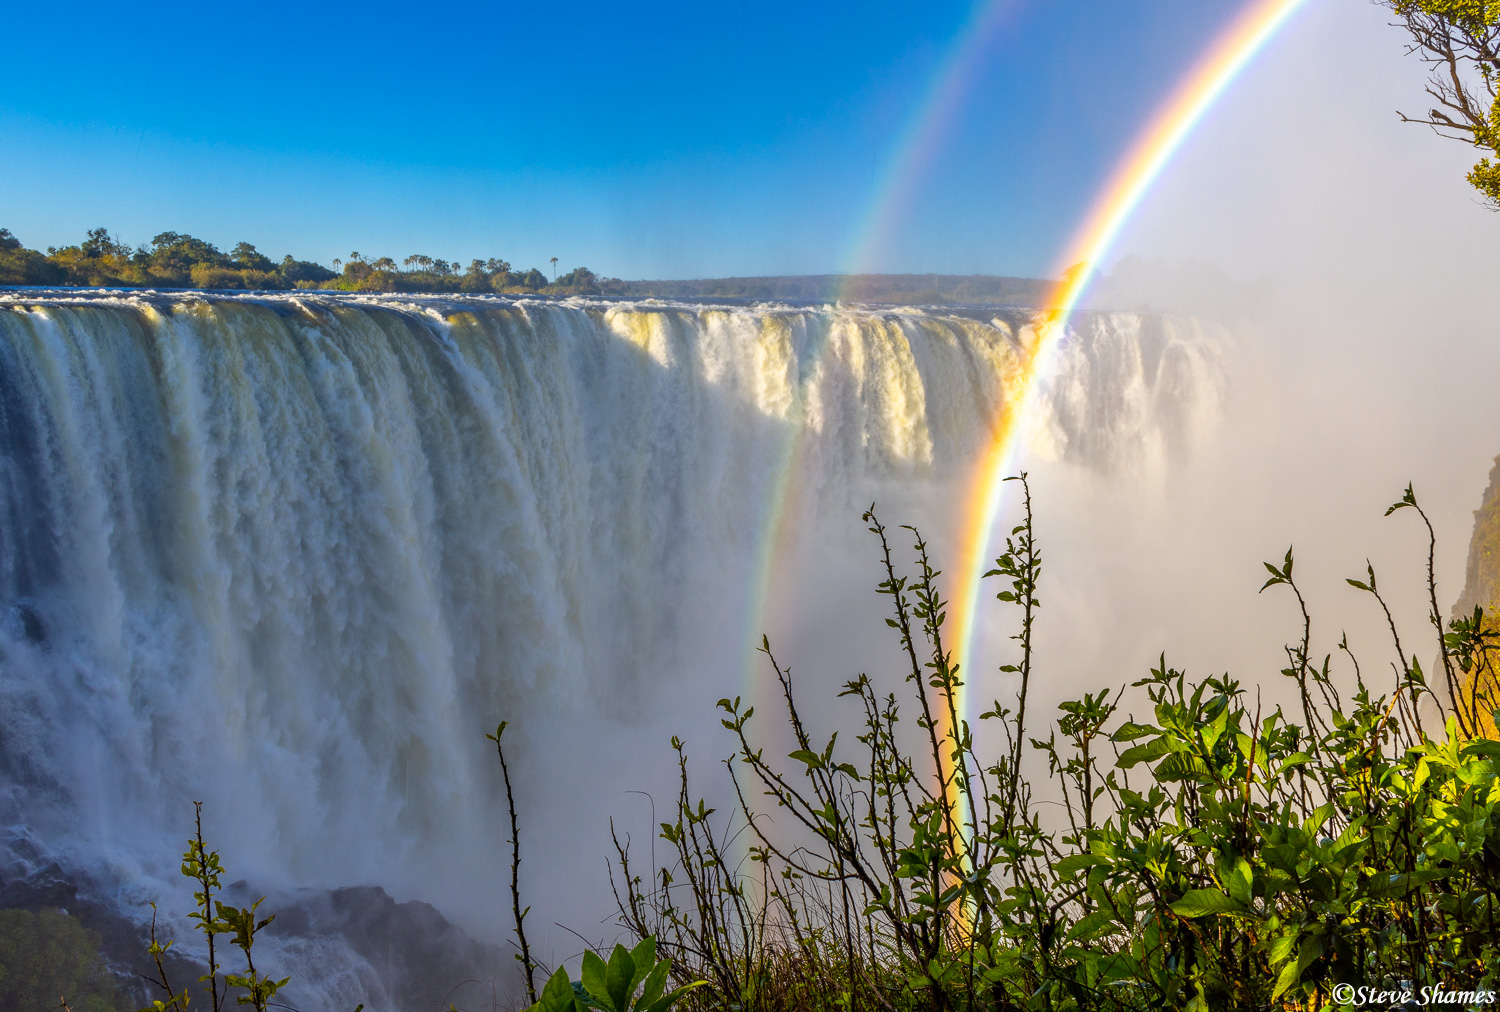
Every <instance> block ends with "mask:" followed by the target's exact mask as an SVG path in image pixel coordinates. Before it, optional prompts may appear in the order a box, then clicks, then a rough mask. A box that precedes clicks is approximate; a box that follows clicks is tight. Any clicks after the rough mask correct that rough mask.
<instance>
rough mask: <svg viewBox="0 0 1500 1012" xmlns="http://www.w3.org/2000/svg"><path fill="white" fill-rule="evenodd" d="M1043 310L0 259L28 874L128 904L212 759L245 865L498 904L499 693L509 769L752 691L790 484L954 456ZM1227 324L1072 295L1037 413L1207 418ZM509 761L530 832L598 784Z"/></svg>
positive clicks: (860, 478)
mask: <svg viewBox="0 0 1500 1012" xmlns="http://www.w3.org/2000/svg"><path fill="white" fill-rule="evenodd" d="M1032 326H1033V321H1032V318H1031V315H1030V314H1029V313H1028V312H1026V311H1021V310H1013V311H1004V312H1000V311H996V312H995V313H989V314H987V313H978V312H965V313H959V312H949V311H945V310H937V309H933V310H925V311H924V310H917V309H900V310H894V309H893V310H882V309H875V308H864V307H829V306H823V307H791V306H755V307H704V306H687V305H675V304H662V303H656V302H639V303H605V302H589V301H582V300H575V301H568V302H551V301H543V300H506V299H501V298H475V299H454V298H423V297H409V296H408V297H394V296H391V297H385V296H382V297H332V296H323V295H317V296H313V295H307V296H290V295H287V296H269V295H255V296H243V297H229V296H222V297H221V296H204V295H197V294H194V295H158V294H154V293H143V294H121V293H76V292H74V293H61V292H54V293H47V292H26V291H20V292H12V293H10V294H7V295H3V296H0V811H3V814H4V823H5V825H6V826H8V827H10V828H9V830H8V831H7V833H8V836H7V837H6V838H5V839H4V840H0V848H3V849H4V852H5V854H6V855H7V856H6V862H7V863H6V865H5V868H7V869H8V870H7V871H6V872H5V875H6V876H7V877H15V876H17V875H22V876H24V875H25V874H29V873H34V872H35V871H36V870H37V869H39V868H42V867H44V866H47V867H58V868H61V869H64V870H65V871H70V872H80V873H81V872H87V873H88V874H89V876H90V881H91V882H93V883H95V885H94V886H93V888H95V889H96V890H103V891H105V892H108V893H109V895H110V897H111V901H112V902H114V903H116V904H117V906H119V908H120V909H122V910H126V911H127V912H128V914H129V916H132V917H135V916H138V915H139V914H140V912H141V911H142V910H143V909H144V901H145V900H146V899H149V898H154V897H155V896H157V895H166V894H165V893H163V892H162V890H174V889H175V890H177V893H176V894H174V895H175V896H176V897H177V899H179V900H180V898H181V893H182V887H181V886H179V885H176V884H174V876H175V870H176V869H175V858H176V854H177V853H178V852H180V850H181V846H182V839H183V838H184V837H185V835H186V832H185V827H186V825H187V824H188V823H189V822H190V819H191V801H193V800H207V801H209V803H210V807H209V808H208V809H207V810H206V815H207V818H208V820H209V821H208V825H209V826H210V828H211V830H212V832H211V834H210V835H211V840H210V842H211V843H214V844H217V845H218V847H219V849H221V850H222V851H224V853H225V863H226V865H228V866H229V868H230V872H231V876H233V877H243V878H245V879H247V880H249V881H250V882H251V883H253V884H254V887H255V888H258V889H260V890H261V891H266V890H276V889H281V890H283V891H290V890H297V889H300V888H304V887H315V888H319V889H325V890H326V889H336V888H338V887H343V886H362V885H378V886H383V887H385V888H386V889H387V890H389V891H390V892H391V894H392V895H395V896H398V897H400V898H417V899H427V900H431V901H433V902H434V903H436V904H437V905H438V906H439V908H440V909H442V910H443V911H444V912H445V913H447V914H449V915H450V916H454V917H456V918H458V919H459V920H460V921H461V922H462V923H464V924H465V925H467V926H473V925H474V924H477V923H479V922H480V921H481V920H482V919H483V918H482V916H481V913H480V907H481V906H483V904H489V905H490V906H491V907H492V908H493V909H496V910H498V909H501V907H502V904H501V903H500V902H499V899H498V896H499V894H498V892H497V890H498V889H499V885H498V882H499V878H498V876H499V874H500V868H499V867H498V866H499V865H500V864H502V863H503V861H504V840H505V839H506V838H507V835H508V833H507V832H506V830H505V828H504V827H503V825H502V823H501V820H500V818H499V815H500V812H501V810H502V809H501V806H502V804H503V797H502V795H501V794H500V793H499V791H500V787H499V783H498V773H497V770H496V769H495V768H494V765H493V763H494V755H493V752H492V751H491V750H490V749H489V748H488V747H486V743H485V742H484V740H483V735H484V733H485V732H486V731H491V730H493V729H494V726H495V724H496V722H497V721H498V720H499V719H502V718H510V719H513V720H515V721H517V723H518V725H519V727H518V732H517V734H518V737H517V745H516V748H518V749H520V750H522V752H523V753H524V755H523V756H522V758H521V760H520V762H521V764H522V768H523V770H524V769H528V768H529V769H542V768H545V767H547V765H548V764H549V761H550V758H552V757H558V758H559V761H561V758H562V757H566V756H574V755H577V754H584V753H587V754H597V753H589V752H588V750H589V748H598V747H599V746H598V743H597V739H608V740H609V741H612V742H616V743H620V742H629V741H630V740H631V739H630V735H631V733H632V732H631V729H632V728H633V727H638V726H641V725H642V724H643V722H649V720H650V715H651V713H652V712H653V711H654V710H655V709H656V708H657V707H659V706H664V705H669V703H670V697H673V696H681V695H683V694H684V693H686V694H687V695H689V696H691V694H692V691H693V688H694V687H695V686H696V685H697V684H698V682H701V681H705V680H706V681H708V682H713V681H714V680H715V679H719V680H721V681H724V682H725V683H727V684H729V685H730V686H731V689H730V691H732V684H733V683H734V681H735V680H737V679H739V678H740V673H741V671H742V670H743V668H744V665H745V663H746V661H745V657H746V654H747V649H748V645H749V643H750V639H749V637H750V635H751V634H752V633H755V632H758V631H757V630H752V629H750V628H748V626H747V619H746V616H747V615H752V614H754V613H755V609H756V607H757V606H758V601H757V600H756V599H755V598H756V595H757V587H758V582H757V581H758V580H759V579H760V575H759V574H760V570H761V567H762V566H764V564H765V562H764V560H765V557H766V554H767V552H768V550H769V546H768V544H767V542H768V539H770V538H772V537H774V535H775V532H776V529H777V525H776V523H775V522H774V520H775V518H776V517H777V516H780V515H782V514H783V513H790V512H792V511H795V512H796V515H798V516H802V517H823V516H826V517H835V518H836V520H837V522H838V523H845V522H847V518H848V517H849V516H851V515H854V514H852V513H851V512H850V511H851V510H854V509H857V508H858V506H860V505H862V504H867V503H868V502H869V501H870V500H871V499H872V498H876V497H877V496H886V497H894V498H895V500H896V501H898V502H900V501H903V500H902V497H903V496H906V497H908V498H910V497H917V498H920V496H921V494H922V492H921V490H923V489H938V488H943V487H951V486H952V485H953V484H955V483H960V482H962V481H963V479H964V477H965V475H966V473H967V471H966V469H967V466H968V465H969V464H970V462H971V461H972V460H973V459H974V458H975V455H976V454H977V452H978V451H979V450H980V449H981V448H982V447H983V446H984V445H985V444H986V442H987V441H988V440H989V439H990V438H992V428H991V427H992V425H993V424H994V419H996V418H997V417H998V415H999V409H1000V406H1001V404H1002V403H1003V399H1004V398H1005V397H1006V396H1007V392H1008V391H1013V390H1014V389H1015V386H1016V383H1017V382H1018V380H1019V377H1020V375H1021V371H1022V370H1023V369H1024V368H1025V366H1026V361H1027V357H1026V348H1027V347H1028V346H1029V345H1028V340H1029V336H1030V335H1029V331H1030V330H1031V328H1032ZM1227 347H1228V345H1227V337H1226V336H1225V335H1224V334H1223V333H1222V332H1221V331H1220V330H1219V329H1217V328H1214V327H1212V326H1209V325H1206V324H1203V323H1200V322H1198V321H1195V320H1189V319H1181V318H1177V319H1173V318H1160V317H1150V316H1142V315H1140V314H1099V315H1095V316H1092V317H1089V318H1087V319H1086V321H1085V322H1084V323H1083V324H1082V325H1080V326H1079V328H1078V330H1077V333H1075V334H1073V335H1071V336H1070V338H1069V339H1068V341H1067V342H1066V343H1065V346H1064V347H1063V348H1061V349H1060V350H1059V352H1058V357H1057V361H1056V363H1055V367H1054V368H1053V370H1052V371H1051V373H1050V375H1049V377H1048V378H1047V380H1046V382H1045V387H1044V391H1043V398H1042V404H1041V408H1040V410H1039V412H1038V420H1037V424H1036V425H1035V426H1034V430H1035V431H1034V432H1033V435H1032V442H1033V445H1034V447H1035V448H1036V449H1037V450H1038V452H1043V453H1047V454H1050V455H1052V456H1054V457H1057V458H1059V459H1062V460H1067V461H1074V462H1076V463H1077V464H1078V465H1079V466H1081V467H1088V468H1093V469H1108V468H1111V467H1117V466H1122V465H1123V463H1126V462H1130V461H1139V460H1153V459H1160V458H1164V457H1167V456H1170V455H1171V454H1172V453H1175V452H1178V451H1179V450H1181V449H1182V448H1183V447H1185V446H1188V445H1190V444H1191V443H1192V441H1193V440H1194V439H1195V438H1196V435H1197V434H1200V433H1202V432H1203V431H1206V430H1207V429H1208V428H1210V427H1211V426H1212V424H1213V420H1214V418H1215V412H1216V411H1217V407H1218V405H1219V403H1220V402H1221V400H1222V399H1223V397H1224V396H1225V390H1226V382H1225V375H1226V370H1225V365H1224V363H1225V356H1226V354H1227ZM936 499H937V500H938V501H941V499H942V497H941V496H937V497H936ZM939 512H940V511H939ZM830 522H833V521H830ZM703 691H719V690H718V687H717V686H709V687H708V688H705V689H704V690H703ZM720 694H723V693H722V691H721V692H720ZM580 715H587V719H586V721H585V718H584V717H582V716H580ZM707 715H708V714H707V713H706V712H705V713H702V714H700V716H702V717H706V716H707ZM585 726H587V727H588V728H590V729H595V730H590V731H588V732H587V733H585V732H584V730H583V728H584V727H585ZM586 739H587V740H586ZM657 744H659V742H656V741H654V740H653V741H652V742H651V745H652V746H655V745H657ZM616 772H618V771H616ZM522 793H523V800H524V801H525V803H526V807H527V808H528V813H529V816H530V818H531V822H530V824H531V825H534V826H536V827H537V831H536V834H535V837H534V838H535V839H536V840H537V841H538V842H537V849H538V851H539V852H541V853H542V855H543V856H539V857H538V858H537V859H536V860H538V861H539V862H542V863H545V860H546V858H545V852H546V850H547V849H548V848H549V846H551V844H549V843H548V842H546V841H548V840H549V839H554V838H555V837H560V836H562V835H563V832H562V828H561V827H560V826H558V825H557V824H556V820H559V819H562V818H564V816H563V815H562V814H560V812H561V811H563V810H568V809H570V808H571V806H573V805H577V804H579V800H578V798H579V794H578V792H577V791H574V792H572V793H570V794H569V795H568V800H567V801H566V802H559V799H558V798H556V797H550V796H548V795H547V792H546V791H544V790H543V789H542V788H540V787H533V788H528V789H523V792H522ZM560 803H562V804H563V805H564V808H563V809H559V808H558V807H557V806H558V805H559V804H560ZM607 803H608V802H607V801H600V802H598V804H601V805H602V804H607ZM548 813H550V814H548ZM590 814H591V815H592V814H597V813H592V812H591V813H590ZM549 819H551V820H553V821H552V822H550V823H549V821H548V820H549ZM549 834H552V835H551V836H549ZM587 834H588V840H587V841H586V843H587V847H586V850H587V851H588V852H590V853H596V854H597V853H602V846H601V844H602V842H603V838H602V837H599V836H598V835H597V829H596V827H595V825H594V823H589V824H588V828H587ZM475 841H482V843H483V846H482V847H481V846H477V845H476V843H475ZM557 846H558V847H559V848H562V850H560V851H559V852H566V849H565V848H566V845H565V844H563V843H559V844H557ZM497 855H498V856H497ZM486 890H488V892H486ZM478 893H483V894H484V895H485V897H486V898H485V899H484V900H483V903H480V902H479V901H477V900H475V901H473V905H472V906H470V907H469V908H465V902H466V897H472V896H474V895H476V894H478ZM167 905H168V903H167V900H165V899H164V900H163V907H164V908H165V907H166V906H167ZM179 905H181V904H180V903H179ZM309 916H311V915H309ZM304 920H308V919H307V918H304ZM316 920H317V918H316V917H312V918H311V920H308V923H313V922H314V921H316ZM491 920H492V921H495V920H499V918H498V917H492V918H491ZM506 928H508V922H505V923H501V924H499V926H498V927H495V928H493V929H492V930H491V931H490V937H489V938H488V939H487V940H489V941H496V940H498V939H499V937H500V936H501V934H503V932H504V930H506ZM185 930H186V929H184V930H183V932H181V933H179V937H184V936H185ZM314 934H315V933H314ZM182 944H186V941H184V942H183V943H182ZM330 944H331V943H330ZM299 945H300V946H301V948H300V949H299V948H298V946H299ZM334 948H337V946H336V945H335V946H334ZM330 951H331V950H329V949H328V947H327V945H324V943H323V942H320V941H318V940H317V939H316V938H315V937H313V935H308V936H306V937H303V938H302V940H301V941H300V942H297V943H295V944H294V943H293V942H291V941H288V942H286V943H285V944H284V955H285V956H286V958H287V960H290V964H289V965H292V964H294V965H295V966H298V967H306V969H298V970H296V972H297V973H298V974H299V977H298V980H299V982H300V983H301V984H302V985H303V987H304V991H302V992H299V995H300V997H299V999H298V1001H299V1003H300V1006H301V1007H303V1008H305V1009H315V1008H320V1007H332V1006H333V1005H335V1004H336V1003H337V1002H339V1001H342V1000H343V998H342V996H343V995H344V994H345V993H346V992H347V991H348V989H349V988H351V987H354V986H355V985H356V984H360V982H363V984H360V986H369V983H370V982H371V981H377V982H378V980H379V978H380V973H381V968H380V967H379V966H378V965H376V962H377V961H374V960H372V959H369V958H367V957H365V956H360V955H358V954H354V953H352V952H349V951H344V950H339V951H341V952H343V953H344V954H343V955H330V954H329V952H330ZM299 952H300V953H301V955H300V956H299V955H297V953H299ZM340 960H342V962H340ZM507 965H508V963H507ZM320 972H322V973H323V974H324V975H325V977H326V982H325V985H326V986H323V990H321V991H319V990H318V987H319V982H318V980H316V979H314V978H315V977H316V975H317V974H318V973H320ZM335 978H338V980H340V981H343V983H341V984H337V985H335V984H334V983H331V982H332V981H334V979H335ZM350 982H354V983H350ZM373 1007H375V1006H374V1005H372V1008H373Z"/></svg>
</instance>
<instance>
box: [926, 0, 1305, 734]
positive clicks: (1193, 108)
mask: <svg viewBox="0 0 1500 1012" xmlns="http://www.w3.org/2000/svg"><path fill="white" fill-rule="evenodd" d="M1305 2H1306V0H1251V2H1249V3H1248V4H1246V6H1245V7H1244V9H1243V10H1242V11H1241V12H1240V14H1239V16H1238V17H1236V18H1235V20H1234V21H1233V22H1231V23H1230V25H1229V26H1228V27H1227V28H1226V29H1225V30H1224V31H1223V32H1222V33H1221V34H1220V35H1219V37H1218V38H1217V39H1216V40H1215V41H1214V43H1213V45H1212V46H1211V47H1210V49H1209V50H1208V51H1207V52H1206V53H1205V54H1204V55H1203V57H1202V58H1201V59H1200V60H1199V61H1198V63H1197V65H1196V66H1194V67H1193V69H1192V70H1191V71H1190V72H1189V73H1188V75H1187V76H1186V77H1185V78H1184V79H1183V80H1182V82H1181V83H1180V84H1179V85H1178V87H1177V88H1176V90H1175V91H1174V92H1173V93H1172V95H1171V96H1170V98H1168V100H1167V102H1166V103H1165V104H1164V105H1162V106H1161V107H1160V108H1159V109H1158V111H1157V112H1156V114H1155V116H1154V117H1153V118H1152V120H1151V122H1150V124H1149V125H1148V126H1147V128H1146V130H1145V131H1144V132H1143V133H1141V134H1140V135H1139V137H1138V138H1137V139H1136V141H1135V143H1134V144H1133V145H1132V146H1131V148H1130V150H1129V152H1128V153H1127V154H1126V156H1125V158H1124V159H1123V160H1122V161H1120V162H1119V163H1118V165H1117V166H1116V168H1115V170H1114V172H1113V173H1112V174H1111V175H1110V177H1109V181H1108V182H1107V183H1106V185H1105V187H1104V189H1103V190H1102V191H1100V193H1099V196H1098V197H1097V198H1096V199H1095V201H1094V205H1093V207H1092V208H1091V209H1090V210H1089V213H1088V215H1087V217H1085V218H1084V219H1083V223H1082V225H1081V226H1080V227H1079V229H1078V230H1077V232H1075V233H1074V235H1073V237H1072V239H1071V240H1070V241H1069V242H1068V244H1067V246H1066V247H1065V248H1064V253H1063V257H1062V259H1061V260H1060V262H1059V264H1058V268H1059V269H1058V273H1059V274H1060V275H1061V276H1062V277H1063V279H1064V280H1063V281H1062V282H1061V283H1060V284H1059V285H1058V286H1057V288H1056V290H1055V291H1054V292H1053V295H1052V297H1051V299H1050V300H1049V302H1048V304H1047V306H1046V307H1045V308H1044V311H1043V314H1042V321H1041V324H1040V327H1039V333H1038V340H1037V342H1036V345H1035V348H1034V350H1033V352H1032V356H1031V360H1030V362H1029V364H1028V367H1027V369H1026V372H1025V378H1024V380H1023V389H1024V393H1023V394H1022V396H1021V397H1020V398H1019V399H1018V400H1017V401H1015V402H1013V403H1010V404H1007V405H1006V407H1005V408H1004V414H1003V416H1002V417H1001V418H1000V419H999V424H998V425H997V426H996V432H997V434H998V435H997V437H996V439H995V441H994V442H993V443H992V445H991V446H990V447H988V449H987V450H986V451H985V452H984V454H983V455H982V457H981V460H980V461H979V463H978V465H977V468H976V471H975V477H974V478H973V480H972V484H971V491H970V493H969V495H968V497H967V500H966V506H965V509H964V515H963V518H962V521H961V526H960V528H959V529H960V530H961V531H962V532H963V533H962V540H961V541H960V544H959V556H958V563H959V564H958V566H956V567H954V572H953V574H952V578H953V585H952V586H953V588H954V590H953V591H952V592H951V593H952V598H953V600H952V604H951V606H950V610H949V616H950V618H949V621H950V622H951V623H952V630H953V632H952V633H951V634H950V635H951V639H950V642H952V643H953V644H955V649H954V660H955V661H956V662H957V663H958V664H959V665H961V666H967V662H968V660H969V658H970V656H971V654H972V649H973V641H974V629H975V621H974V619H975V614H976V612H977V608H978V603H979V591H980V584H981V582H982V576H981V574H983V573H984V572H985V570H986V568H987V563H988V561H989V559H990V541H991V536H992V534H993V532H994V529H995V525H996V521H997V518H998V516H999V513H1000V508H1001V505H1002V499H1003V496H1002V490H1003V488H1004V483H1005V479H1006V477H1008V476H1009V475H1010V474H1011V473H1012V467H1013V462H1014V459H1015V454H1016V449H1017V445H1018V443H1019V438H1018V437H1019V435H1020V432H1021V428H1022V425H1021V423H1022V421H1023V420H1024V419H1025V418H1026V417H1027V414H1028V412H1029V409H1030V402H1031V401H1032V400H1033V399H1034V394H1035V390H1036V386H1037V384H1036V382H1035V381H1036V379H1037V378H1038V377H1039V376H1042V375H1045V374H1046V371H1047V368H1048V364H1049V360H1050V358H1051V354H1052V351H1053V350H1054V349H1055V347H1056V345H1057V342H1058V340H1059V339H1060V338H1061V337H1062V336H1063V334H1064V332H1065V331H1066V328H1067V325H1068V319H1069V317H1071V316H1072V314H1073V311H1074V309H1075V308H1076V307H1077V306H1078V303H1079V300H1080V299H1081V298H1082V297H1083V294H1084V291H1085V289H1086V288H1087V286H1088V283H1089V280H1090V279H1091V278H1092V277H1093V275H1094V273H1095V271H1096V269H1097V268H1098V267H1099V266H1100V265H1101V263H1102V261H1103V259H1104V257H1105V255H1106V254H1108V252H1109V250H1110V247H1111V246H1112V245H1113V243H1114V241H1115V239H1116V238H1117V237H1118V236H1119V234H1120V232H1121V230H1122V229H1123V228H1124V226H1125V223H1126V222H1127V221H1128V220H1129V218H1130V215H1131V212H1133V211H1134V210H1135V209H1136V207H1137V206H1139V204H1140V202H1141V200H1142V198H1143V197H1145V195H1146V193H1147V191H1148V190H1149V189H1150V188H1151V184H1152V183H1153V182H1155V181H1156V178H1157V177H1158V176H1159V175H1161V172H1162V169H1164V168H1165V167H1166V165H1167V163H1168V162H1169V161H1171V159H1172V156H1173V155H1174V154H1175V153H1176V152H1177V151H1178V149H1179V148H1181V147H1182V144H1183V142H1184V141H1185V140H1186V139H1187V137H1188V135H1189V134H1190V133H1192V130H1193V128H1194V127H1195V126H1197V125H1198V123H1199V122H1200V121H1201V120H1202V119H1203V116H1204V114H1205V113H1207V112H1208V110H1209V109H1210V108H1211V107H1212V106H1213V104H1214V101H1215V100H1216V99H1218V97H1219V96H1220V95H1222V94H1223V93H1224V91H1225V89H1226V88H1228V87H1229V85H1230V84H1231V83H1232V82H1233V81H1234V79H1235V77H1236V76H1237V75H1238V74H1239V73H1240V71H1241V70H1243V69H1244V68H1245V67H1246V66H1247V65H1248V64H1249V63H1250V61H1251V60H1252V59H1253V58H1254V57H1255V55H1256V54H1257V53H1259V52H1260V51H1261V49H1262V48H1263V47H1264V46H1265V44H1266V43H1267V42H1268V41H1270V39H1271V37H1272V36H1273V35H1275V34H1276V31H1277V29H1279V28H1280V27H1281V26H1283V25H1284V24H1286V23H1287V21H1288V19H1290V18H1291V16H1292V14H1293V13H1295V12H1296V11H1297V9H1298V8H1299V7H1301V6H1302V5H1303V4H1304V3H1305ZM960 691H961V692H962V691H963V690H960ZM960 702H961V704H962V697H961V700H960ZM959 713H960V714H964V713H967V710H966V708H965V707H964V706H963V705H960V707H959Z"/></svg>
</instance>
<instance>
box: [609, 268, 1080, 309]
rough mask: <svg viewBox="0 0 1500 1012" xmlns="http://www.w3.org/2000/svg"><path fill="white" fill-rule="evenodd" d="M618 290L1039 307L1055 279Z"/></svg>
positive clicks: (904, 277) (972, 277)
mask: <svg viewBox="0 0 1500 1012" xmlns="http://www.w3.org/2000/svg"><path fill="white" fill-rule="evenodd" d="M621 284H622V285H623V286H624V291H623V292H621V293H620V294H623V295H628V296H634V297H637V298H645V297H650V296H656V297H658V298H663V299H755V300H775V301H782V300H785V301H788V302H829V301H832V300H835V299H840V300H843V301H845V302H886V303H895V304H897V305H925V306H931V305H992V306H1039V305H1041V304H1042V303H1043V302H1044V301H1045V299H1046V298H1047V295H1048V294H1049V293H1050V292H1051V291H1052V287H1053V285H1054V284H1055V282H1052V281H1045V280H1042V279H1040V278H1005V277H997V276H995V275H992V274H802V275H786V276H781V277H762V278H700V279H696V280H688V281H625V282H621Z"/></svg>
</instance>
